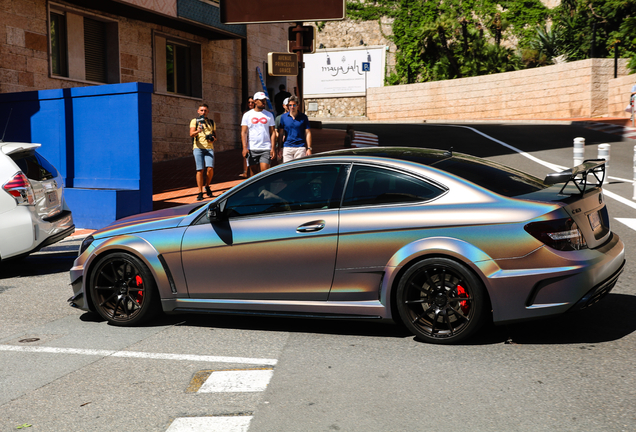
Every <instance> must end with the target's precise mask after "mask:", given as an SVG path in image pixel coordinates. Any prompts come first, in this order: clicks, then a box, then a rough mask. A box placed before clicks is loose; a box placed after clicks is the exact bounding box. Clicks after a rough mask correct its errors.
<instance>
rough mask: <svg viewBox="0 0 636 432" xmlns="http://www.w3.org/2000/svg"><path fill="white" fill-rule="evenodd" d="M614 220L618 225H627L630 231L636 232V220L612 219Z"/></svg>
mask: <svg viewBox="0 0 636 432" xmlns="http://www.w3.org/2000/svg"><path fill="white" fill-rule="evenodd" d="M614 219H616V220H617V221H619V222H620V223H623V224H625V225H627V226H628V227H630V228H631V229H633V230H634V231H636V219H630V218H614Z"/></svg>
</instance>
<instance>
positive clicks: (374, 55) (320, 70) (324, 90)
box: [303, 46, 386, 98]
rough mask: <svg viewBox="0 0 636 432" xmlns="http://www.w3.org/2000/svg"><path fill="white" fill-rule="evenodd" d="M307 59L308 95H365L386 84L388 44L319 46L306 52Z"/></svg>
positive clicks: (305, 87)
mask: <svg viewBox="0 0 636 432" xmlns="http://www.w3.org/2000/svg"><path fill="white" fill-rule="evenodd" d="M303 60H304V62H305V69H304V71H303V72H304V76H303V78H304V79H303V85H304V89H303V90H304V97H305V98H316V97H338V96H364V95H365V92H366V89H367V88H369V87H382V86H384V69H385V61H386V47H384V46H375V47H360V48H350V49H345V48H334V49H327V50H319V51H318V52H317V53H315V54H305V55H304V57H303ZM364 63H368V68H369V69H368V71H367V72H365V71H364V70H363V64H364ZM365 75H366V85H365Z"/></svg>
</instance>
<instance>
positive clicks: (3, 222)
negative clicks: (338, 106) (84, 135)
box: [0, 142, 75, 260]
mask: <svg viewBox="0 0 636 432" xmlns="http://www.w3.org/2000/svg"><path fill="white" fill-rule="evenodd" d="M37 147H40V144H28V143H5V142H0V260H5V259H8V258H16V257H21V256H25V255H27V254H30V253H32V252H35V251H37V250H39V249H41V248H43V247H44V246H48V245H50V244H51V243H55V242H58V241H60V240H62V239H63V238H65V237H67V236H69V235H71V234H72V233H73V232H74V231H75V225H73V216H72V214H71V211H70V210H69V208H68V207H67V205H66V202H65V201H64V179H63V178H62V176H61V175H60V174H59V173H58V171H57V169H55V167H54V166H53V165H51V164H50V163H49V162H48V161H47V160H46V159H44V158H43V157H42V155H40V154H39V153H38V152H36V151H35V149H36V148H37Z"/></svg>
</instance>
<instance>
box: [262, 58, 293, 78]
mask: <svg viewBox="0 0 636 432" xmlns="http://www.w3.org/2000/svg"><path fill="white" fill-rule="evenodd" d="M267 73H268V74H269V76H296V75H298V57H297V56H296V54H290V53H273V52H272V53H269V54H267Z"/></svg>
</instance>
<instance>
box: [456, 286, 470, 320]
mask: <svg viewBox="0 0 636 432" xmlns="http://www.w3.org/2000/svg"><path fill="white" fill-rule="evenodd" d="M457 296H458V297H463V298H468V294H466V290H465V289H464V287H463V286H461V285H457ZM459 307H460V308H461V309H462V312H464V314H467V313H468V311H469V310H470V306H469V305H468V302H467V301H466V300H462V301H460V302H459Z"/></svg>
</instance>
